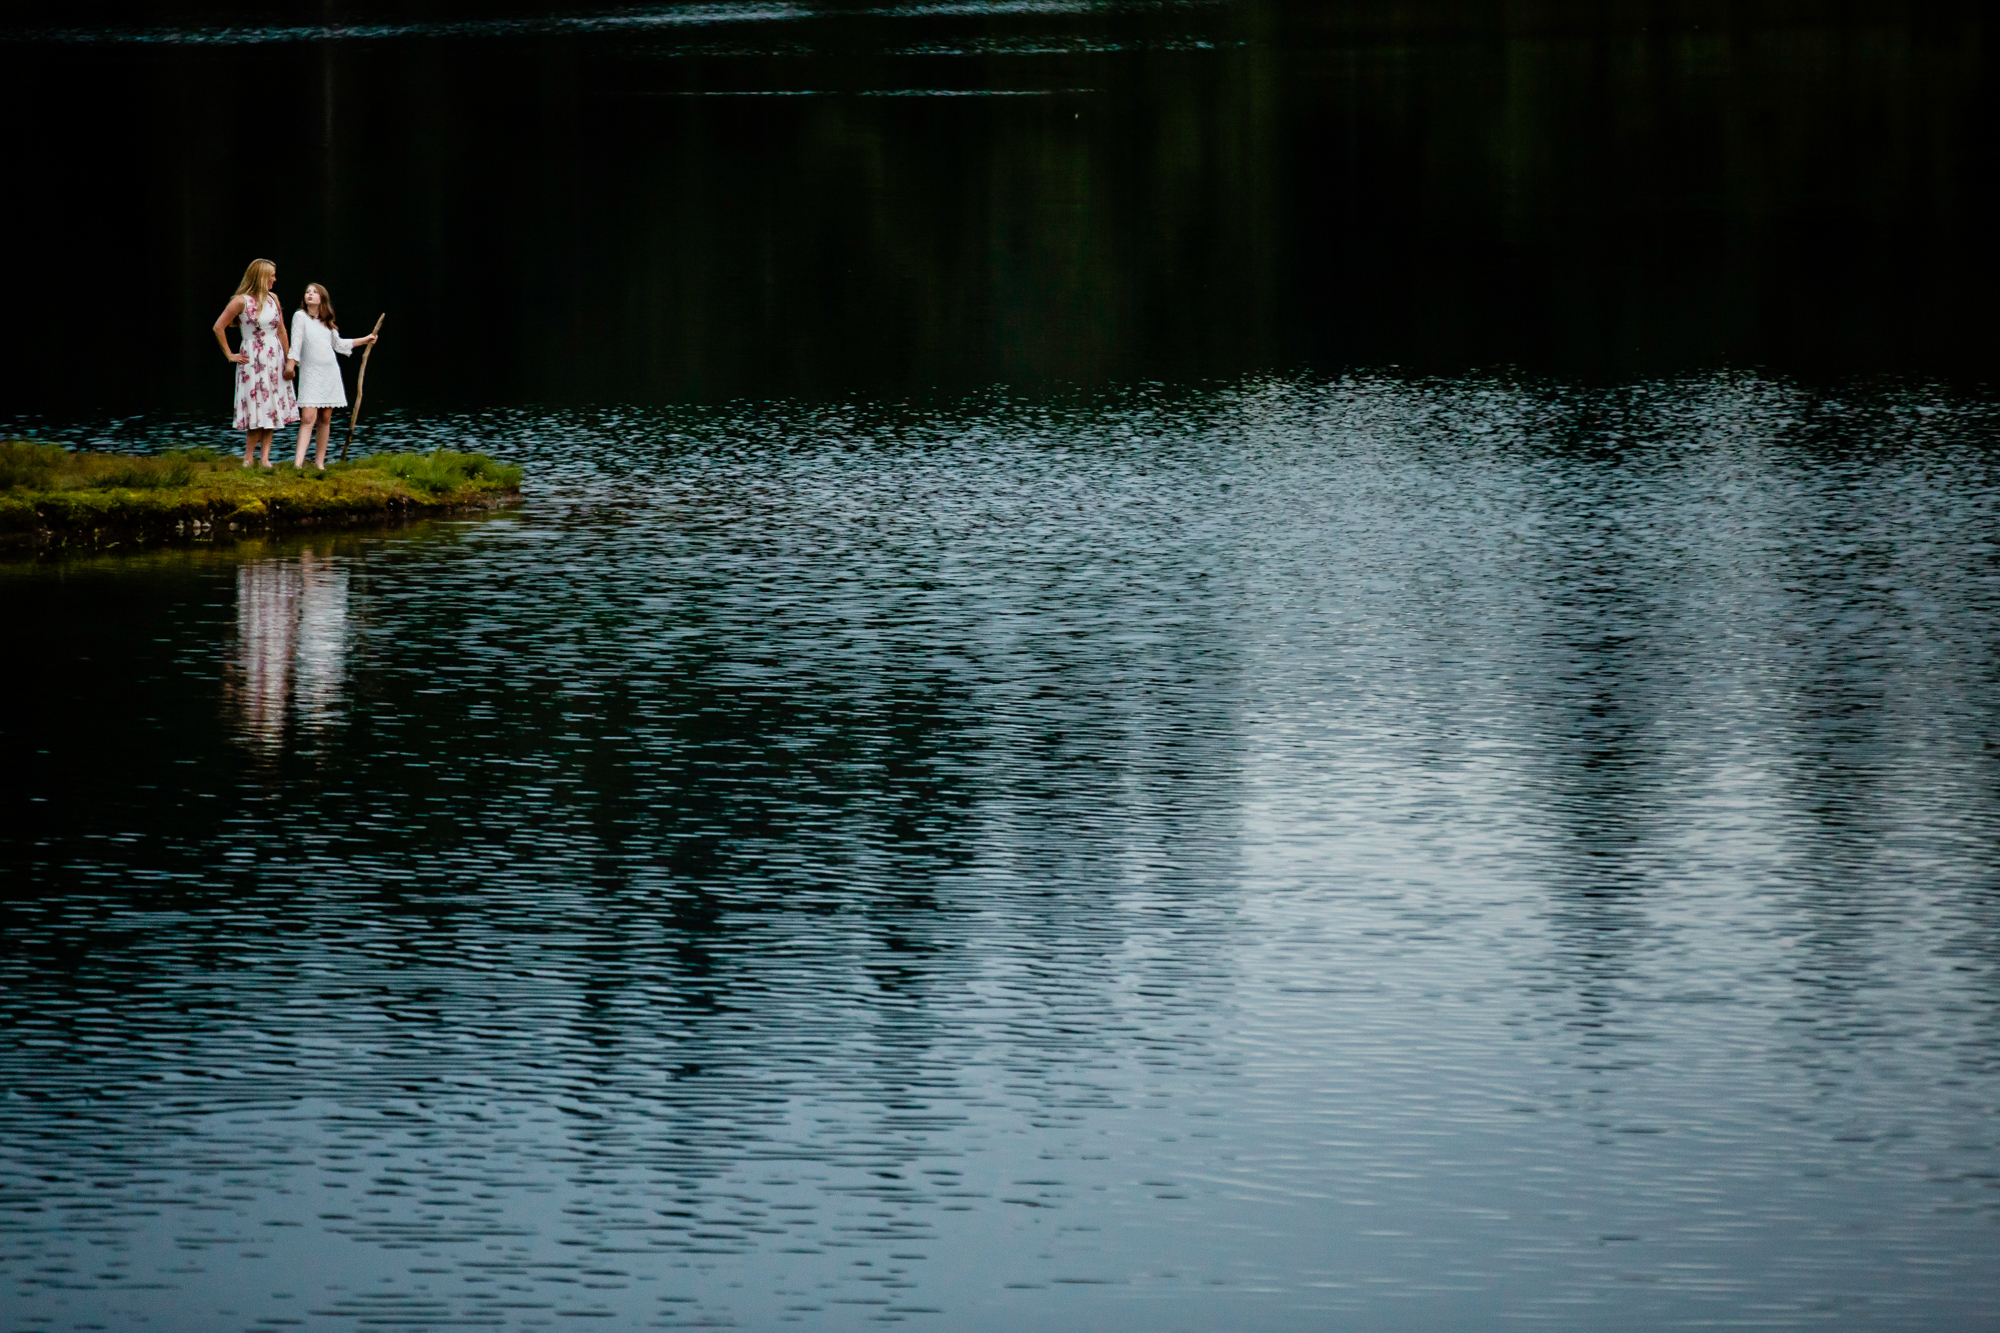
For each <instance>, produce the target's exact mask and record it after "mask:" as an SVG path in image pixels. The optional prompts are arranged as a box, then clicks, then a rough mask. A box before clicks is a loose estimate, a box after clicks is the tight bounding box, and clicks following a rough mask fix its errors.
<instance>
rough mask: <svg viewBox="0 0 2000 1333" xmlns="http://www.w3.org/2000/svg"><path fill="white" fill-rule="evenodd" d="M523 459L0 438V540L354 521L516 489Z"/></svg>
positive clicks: (474, 503)
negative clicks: (302, 457) (340, 459)
mask: <svg viewBox="0 0 2000 1333" xmlns="http://www.w3.org/2000/svg"><path fill="white" fill-rule="evenodd" d="M520 489H521V469H519V468H517V467H509V466H507V465H505V464H502V463H496V462H494V461H493V460H492V459H490V458H488V457H487V456H486V455H485V454H461V453H454V452H453V451H451V450H449V449H439V450H437V451H436V452H435V453H428V454H375V455H373V456H372V457H369V458H364V459H361V460H360V461H359V462H354V463H335V464H333V465H332V466H330V467H328V468H327V470H326V471H325V472H320V471H317V470H316V469H313V468H312V467H311V466H310V465H308V466H307V468H306V469H305V470H304V471H300V470H298V469H296V468H293V467H291V466H290V465H289V464H285V465H280V466H279V467H277V468H273V469H270V470H266V469H263V468H246V467H244V466H243V465H242V462H241V460H240V459H236V458H233V457H231V456H229V455H226V454H221V453H217V452H216V451H215V450H213V449H206V448H186V449H172V450H169V451H167V452H166V453H164V454H159V455H153V456H145V457H140V456H135V455H131V454H100V453H84V452H72V451H71V450H68V449H65V448H63V447H62V446H61V445H58V444H41V443H37V442H35V441H32V440H6V441H0V547H40V548H47V547H64V546H68V547H86V548H87V547H110V546H117V545H121V544H126V543H130V544H134V545H151V544H156V543H161V542H187V541H204V540H213V539H215V538H217V537H223V538H227V537H228V536H229V534H231V533H235V534H238V535H249V534H252V533H268V532H273V531H283V530H286V529H292V528H306V527H315V526H317V527H353V526H356V525H359V524H364V523H379V522H382V521H385V520H396V519H403V518H416V517H422V516H426V515H432V514H443V513H450V512H454V511H458V510H466V509H486V508H491V507H493V506H495V505H501V504H506V503H508V502H509V501H511V500H514V499H517V498H519V496H520Z"/></svg>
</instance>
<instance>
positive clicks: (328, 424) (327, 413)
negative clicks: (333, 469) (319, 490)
mask: <svg viewBox="0 0 2000 1333" xmlns="http://www.w3.org/2000/svg"><path fill="white" fill-rule="evenodd" d="M332 429H333V409H332V408H330V407H322V408H321V409H320V410H319V459H318V462H319V470H320V471H321V472H324V471H326V437H327V434H328V432H330V431H331V430H332ZM300 456H301V457H304V455H300Z"/></svg>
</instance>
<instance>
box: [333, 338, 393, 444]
mask: <svg viewBox="0 0 2000 1333" xmlns="http://www.w3.org/2000/svg"><path fill="white" fill-rule="evenodd" d="M387 318H389V312H388V311H386V310H384V311H383V312H382V313H381V314H379V315H377V316H375V327H374V328H373V329H370V330H369V336H370V337H373V336H375V335H376V334H378V333H380V332H381V331H382V321H383V320H385V319H387ZM374 350H375V344H374V343H369V344H368V345H367V346H366V347H364V348H362V349H361V373H360V374H358V375H356V376H355V377H354V406H353V407H351V408H349V409H348V411H347V438H346V439H344V440H342V441H341V442H340V461H341V462H343V463H345V462H346V461H347V446H348V445H350V444H353V443H354V423H355V422H356V421H358V420H360V418H361V390H362V388H363V387H364V386H366V385H367V383H368V354H369V353H370V352H372V351H374Z"/></svg>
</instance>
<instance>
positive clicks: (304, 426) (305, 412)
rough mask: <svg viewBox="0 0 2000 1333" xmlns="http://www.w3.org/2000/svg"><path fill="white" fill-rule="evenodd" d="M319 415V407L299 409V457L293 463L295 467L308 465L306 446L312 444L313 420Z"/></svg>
mask: <svg viewBox="0 0 2000 1333" xmlns="http://www.w3.org/2000/svg"><path fill="white" fill-rule="evenodd" d="M317 415H319V409H318V408H317V407H302V408H300V409H299V456H298V457H297V458H296V459H294V460H293V461H292V466H293V467H304V466H305V465H306V446H307V445H308V444H310V443H312V431H313V418H314V417H315V416H317Z"/></svg>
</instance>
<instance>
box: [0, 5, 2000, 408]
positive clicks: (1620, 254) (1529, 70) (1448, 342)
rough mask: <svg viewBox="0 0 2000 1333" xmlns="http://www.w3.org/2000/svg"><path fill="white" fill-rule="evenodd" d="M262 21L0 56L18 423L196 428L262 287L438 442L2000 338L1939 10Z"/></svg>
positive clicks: (149, 32) (1579, 370)
mask: <svg viewBox="0 0 2000 1333" xmlns="http://www.w3.org/2000/svg"><path fill="white" fill-rule="evenodd" d="M246 12H247V11H243V10H241V9H237V10H231V11H229V12H228V13H226V14H225V13H221V12H219V11H208V10H202V9H200V8H192V9H188V8H181V9H164V8H163V9H152V8H143V7H142V8H138V9H120V10H119V11H118V13H119V14H120V15H121V16H122V17H123V18H125V19H126V20H128V22H127V24H126V26H122V27H121V26H117V25H115V24H112V25H106V24H102V23H100V24H98V25H97V26H93V27H84V26H78V23H77V22H75V21H72V22H71V23H70V26H68V27H63V26H62V25H61V21H60V20H59V19H58V18H54V17H46V18H45V19H44V21H43V22H42V24H41V26H34V25H33V24H31V23H30V22H29V20H28V19H22V20H19V21H17V23H16V25H15V26H14V27H13V28H11V29H10V30H9V31H10V32H11V34H12V36H11V37H10V38H8V39H7V40H5V41H4V42H0V75H4V77H0V108H4V110H5V111H6V113H7V115H8V117H9V119H10V121H11V122H12V123H15V124H18V125H24V126H26V125H32V126H33V127H34V129H33V132H32V133H28V134H23V135H20V136H17V137H16V138H15V139H14V141H13V142H12V143H11V144H10V145H9V148H8V149H7V173H8V184H9V189H10V195H11V197H13V198H15V199H16V200H17V201H19V203H20V205H21V206H20V207H17V208H16V209H15V210H14V212H13V213H12V215H11V216H12V219H13V223H12V225H13V230H14V236H15V240H14V246H15V254H16V256H17V260H16V262H14V263H11V264H9V265H8V266H7V267H6V276H5V277H4V278H0V291H4V295H5V297H6V299H7V300H8V302H9V305H10V308H13V309H16V310H19V311H24V312H25V311H33V312H37V316H38V317H35V318H22V319H15V320H10V321H8V327H7V329H6V331H5V332H4V333H0V339H4V348H0V352H4V355H5V356H6V357H7V358H8V361H9V364H10V365H11V366H13V367H14V371H13V373H12V374H11V375H10V381H11V383H10V392H11V395H12V399H13V402H14V404H15V406H16V407H18V408H25V409H37V410H41V409H48V408H50V407H57V408H60V407H62V406H64V405H67V404H70V403H74V402H76V401H77V400H79V399H80V398H81V399H87V400H88V401H89V402H90V403H91V405H92V406H93V407H94V408H103V409H110V410H117V411H124V410H131V409H140V408H157V407H163V406H172V407H181V408H198V407H209V406H213V407H215V408H216V410H217V411H218V413H220V412H222V411H224V410H226V404H227V373H226V370H225V369H224V367H223V365H222V362H221V360H220V358H219V357H218V356H217V355H216V353H215V349H214V347H213V344H212V342H211V341H210V340H209V337H208V333H207V325H208V322H209V321H210V320H212V319H213V317H214V314H215V312H216V311H217V310H219V309H220V308H221V305H222V303H223V301H224V300H225V299H226V298H227V296H228V294H229V291H230V289H231V287H232V286H233V284H234V280H235V278H236V276H237V275H238V274H239V273H240V272H241V269H242V267H243V264H244V263H245V262H246V261H247V260H248V259H249V258H250V257H251V256H252V255H268V256H269V257H271V258H273V259H276V260H278V261H279V263H280V266H281V290H282V292H283V294H284V295H285V296H286V297H287V298H288V300H290V301H296V298H297V294H298V292H299V290H300V289H301V288H302V287H303V284H304V283H305V282H307V281H310V280H320V281H324V282H326V283H327V284H328V285H329V286H330V287H331V288H332V290H333V291H334V293H335V295H336V297H337V298H338V301H339V305H340V309H341V310H342V312H343V314H344V317H345V320H346V322H347V323H349V324H359V323H364V322H367V321H369V320H372V318H373V316H374V314H375V313H376V312H377V311H379V310H388V311H389V312H390V318H391V323H390V325H389V326H388V330H389V333H390V336H391V338H392V339H393V341H392V342H391V343H390V344H388V348H389V349H393V350H385V353H384V356H383V358H382V359H381V365H380V369H379V370H378V371H377V372H375V374H376V375H378V376H379V387H377V384H376V382H375V381H373V380H371V390H372V391H373V392H375V393H379V394H381V395H382V396H383V397H382V401H383V403H384V404H385V405H389V404H391V403H393V404H400V405H405V406H413V407H432V408H435V407H439V406H452V407H458V406H464V405H466V404H468V403H481V402H518V401H527V400H561V401H572V402H574V401H668V400H684V399H708V400H714V399H720V398H727V397H735V396H744V395H750V396H762V395H773V394H775V395H802V396H824V395H830V394H839V393H842V392H845V391H849V390H859V391H866V392H895V393H906V392H926V391H928V390H930V389H931V388H932V387H933V386H936V387H940V388H943V389H946V390H954V389H961V388H964V387H967V386H977V385H983V384H990V383H995V382H1005V383H1011V384H1016V385H1021V386H1037V385H1046V384H1051V383H1056V382H1102V381H1128V382H1129V381H1133V380H1142V379H1148V378H1154V379H1164V380H1182V379H1186V378H1190V377H1206V376H1231V375H1235V374H1239V373H1243V372H1245V371H1254V370H1264V369H1272V368H1279V369H1293V368H1319V369H1330V368H1335V367H1339V366H1346V365H1355V364H1399V365H1402V366H1405V367H1406V368H1407V367H1411V366H1435V367H1454V366H1460V365H1467V364H1473V365H1478V364H1495V363H1506V364H1514V365H1520V366H1524V367H1529V368H1536V369H1545V370H1553V371H1557V372H1561V373H1571V374H1585V375H1592V374H1600V373H1601V374H1613V375H1622V374H1626V373H1632V372H1635V371H1636V372H1648V371H1654V370H1659V369H1675V368H1686V367H1692V366H1711V365H1716V364H1764V365H1769V366H1774V367H1778V368H1782V369H1785V370H1788V371H1791V372H1796V373H1806V374H1818V373H1822V372H1827V373H1846V372H1851V371H1869V370H1881V369H1912V368H1916V369H1922V370H1926V371H1944V372H1953V371H1963V372H1968V373H1983V371H1984V369H1985V367H1986V366H1988V365H1989V364H1990V359H1991V355H1992V353H1993V350H1994V349H1995V346H1996V343H1995V335H1994V333H1993V331H1992V330H1993V321H1992V320H1991V319H1990V318H1989V316H1988V312H1989V311H1990V309H1991V308H1992V306H1993V302H1994V298H1995V296H1996V294H2000V288H1996V284H1995V282H1994V273H1995V264H1994V261H1993V257H1992V245H1991V240H1990V236H1991V233H1992V228H1993V224H1994V222H1995V221H1996V216H1995V213H1994V209H1993V188H1992V185H1991V182H1992V180H1993V168H1994V166H1995V162H1994V155H1993V149H1992V145H1991V141H1990V140H1989V139H1986V138H1983V137H1982V136H1981V135H1980V134H1979V132H1978V128H1979V126H1981V125H1982V124H1984V123H1985V122H1986V120H1987V118H1989V117H1990V116H1991V114H1992V111H1993V92H1992V78H1991V73H1990V68H1991V66H1990V61H1989V57H1988V45H1989V43H1990V37H1989V36H1987V35H1986V29H1984V28H1982V27H1981V26H1980V25H1979V24H1978V22H1977V21H1976V11H1975V9H1974V8H1972V7H1970V6H1963V7H1955V6H1950V5H1946V6H1926V7H1921V8H1920V9H1918V8H1904V7H1899V6H1894V5H1882V6H1869V5H1861V6H1830V5H1808V4H1791V5H1776V4H1764V5H1739V6H1722V5H1715V6H1686V7H1672V8H1658V7H1652V6H1625V7H1619V6H1612V7H1608V8H1602V9H1600V8H1599V7H1594V6H1593V7H1588V8H1578V7H1573V6H1548V7H1534V6H1529V7H1508V8H1507V9H1506V10H1505V17H1504V20H1503V18H1501V17H1500V14H1501V11H1500V10H1499V9H1498V8H1497V7H1490V6H1464V5H1460V6H1450V5H1446V6H1418V5H1375V6H1359V7H1346V6H1312V5H1287V4H1277V3H1251V2H1246V3H1237V4H1227V5H1218V6H1213V7H1187V6H1158V7H1152V6H1138V7H1119V8H1116V9H1104V10H1099V9H1093V8H1090V7H1081V6H1080V7H1078V8H1076V9H1074V10H1062V9H1053V10H1050V9H1043V8H1040V7H1037V8H1036V9H1034V10H1032V11H1030V12H1014V11H1010V10H1009V9H1008V8H1007V7H1005V6H995V7H993V8H992V9H991V10H987V11H982V10H981V8H980V7H978V6H971V7H961V6H953V7H950V8H949V9H948V10H946V11H935V10H925V9H923V8H921V7H917V8H910V9H904V10H893V11H892V10H878V9H869V10H863V9H858V8H852V7H845V8H843V7H832V8H813V7H796V8H792V7H786V6H782V5H771V6H758V7H756V8H755V9H741V8H739V9H736V10H728V9H721V10H715V11H700V12H699V13H697V12H696V11H689V10H653V11H648V10H640V11H623V14H624V17H623V18H622V19H619V20H618V21H612V20H610V19H603V18H601V16H600V17H599V18H593V16H592V15H591V14H590V13H588V12H577V13H566V14H561V15H554V16H551V15H549V14H548V13H546V12H543V11H535V10H530V9H526V8H519V7H517V8H514V9H504V8H502V9H495V10H491V11H480V13H479V14H478V15H472V16H468V14H467V13H466V12H465V11H463V10H460V9H453V8H444V9H440V8H435V7H434V8H430V9H424V8H401V7H397V8H393V9H388V8H376V9H356V10H349V9H343V8H339V7H334V8H326V7H321V8H318V9H314V8H311V7H308V8H307V9H306V10H303V11H299V12H292V11H285V12H283V13H278V12H276V11H274V12H273V13H272V14H270V15H260V14H252V15H250V17H253V18H257V19H258V20H259V21H263V22H266V23H269V24H271V25H275V26H273V27H271V28H268V29H265V30H259V29H256V28H252V27H244V26H240V22H241V20H242V19H243V18H244V17H245V14H246ZM648 16H650V19H649V17H648ZM29 17H30V18H32V17H33V16H32V15H30V16H29ZM231 18H233V19H235V20H236V21H238V23H239V26H236V27H225V26H221V25H223V24H224V22H225V20H229V19H231ZM489 20H490V21H489ZM341 22H345V23H349V24H354V25H359V26H354V27H351V28H349V29H345V30H341V31H344V35H342V36H340V37H338V38H337V39H329V38H326V37H325V36H324V32H331V31H336V30H337V29H335V28H324V29H323V30H322V29H321V28H315V27H314V26H313V25H324V24H328V23H341ZM174 25H178V26H174ZM86 38H88V40H86ZM168 38H172V40H167V39H168ZM252 38H259V39H260V40H251V39H252ZM262 38H271V39H272V40H261V39H262ZM280 39H282V40H280ZM127 306H131V307H134V308H135V310H136V312H138V314H139V319H138V322H137V325H136V327H137V328H139V329H143V330H145V331H146V332H145V333H144V335H143V336H136V335H135V340H134V341H132V342H129V343H120V344H119V345H118V360H117V362H116V370H115V372H113V373H109V374H107V373H106V371H105V368H104V367H103V366H102V365H99V364H97V363H95V362H91V361H87V360H86V359H84V358H81V357H79V356H78V354H77V351H76V347H75V343H74V340H73V339H72V338H71V337H69V336H68V335H64V334H57V335H51V334H49V333H48V332H46V325H45V323H44V321H43V320H42V319H41V318H39V316H41V315H47V316H49V317H53V318H56V319H58V320H65V321H67V320H72V319H81V320H85V321H86V323H87V322H88V321H89V320H97V319H102V320H114V319H115V320H117V321H118V322H119V327H121V328H122V327H124V326H125V325H124V319H125V318H126V317H125V316H123V315H120V314H116V313H114V312H120V311H123V310H124V309H125V307H127Z"/></svg>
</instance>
